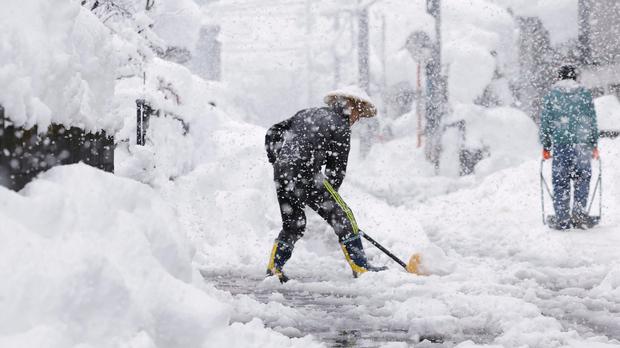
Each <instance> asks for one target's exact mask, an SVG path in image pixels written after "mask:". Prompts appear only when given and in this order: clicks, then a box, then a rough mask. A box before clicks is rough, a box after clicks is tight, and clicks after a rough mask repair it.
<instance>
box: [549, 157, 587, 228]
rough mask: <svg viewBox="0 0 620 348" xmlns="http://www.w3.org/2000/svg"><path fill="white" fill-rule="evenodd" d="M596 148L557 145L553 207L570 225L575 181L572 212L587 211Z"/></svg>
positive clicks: (564, 224) (562, 223) (560, 220)
mask: <svg viewBox="0 0 620 348" xmlns="http://www.w3.org/2000/svg"><path fill="white" fill-rule="evenodd" d="M591 153H592V149H591V148H590V147H588V146H586V145H556V146H554V147H553V165H552V183H553V207H554V209H555V215H556V219H557V223H558V225H559V226H561V227H568V226H569V225H570V218H571V212H570V197H571V195H570V191H571V181H572V182H573V210H572V215H576V216H579V215H583V214H586V209H587V208H586V207H587V204H588V194H589V192H590V178H591V177H592V166H591V163H590V158H591Z"/></svg>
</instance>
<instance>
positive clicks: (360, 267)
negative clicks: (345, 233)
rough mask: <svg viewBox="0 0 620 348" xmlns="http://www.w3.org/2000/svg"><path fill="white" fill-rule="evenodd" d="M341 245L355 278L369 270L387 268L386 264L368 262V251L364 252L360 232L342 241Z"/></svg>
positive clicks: (374, 270) (377, 270) (376, 270)
mask: <svg viewBox="0 0 620 348" xmlns="http://www.w3.org/2000/svg"><path fill="white" fill-rule="evenodd" d="M340 246H341V247H342V251H343V252H344V257H345V259H346V260H347V262H348V263H349V266H351V270H352V271H353V277H354V278H357V277H359V276H360V274H362V273H365V272H368V271H370V272H379V271H384V270H386V269H387V267H385V266H382V267H375V266H372V265H370V264H369V263H368V259H367V258H366V253H365V252H364V246H363V245H362V239H361V237H360V235H359V234H356V235H354V236H352V237H350V238H347V239H345V240H343V241H341V242H340Z"/></svg>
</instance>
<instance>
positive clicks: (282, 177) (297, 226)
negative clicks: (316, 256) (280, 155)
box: [275, 172, 358, 249]
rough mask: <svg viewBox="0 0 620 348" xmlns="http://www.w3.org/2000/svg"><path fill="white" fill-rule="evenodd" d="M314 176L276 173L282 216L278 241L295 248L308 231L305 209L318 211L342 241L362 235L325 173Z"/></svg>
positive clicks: (351, 214)
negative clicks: (303, 177) (359, 233)
mask: <svg viewBox="0 0 620 348" xmlns="http://www.w3.org/2000/svg"><path fill="white" fill-rule="evenodd" d="M306 177H308V176H306ZM310 177H311V179H310V178H307V179H302V178H300V177H299V175H297V174H295V173H294V172H280V174H279V175H278V174H276V178H275V182H276V192H277V195H278V202H279V204H280V214H281V215H282V230H281V231H280V234H279V235H278V240H279V241H280V242H284V243H286V244H287V245H288V247H289V248H291V249H292V248H293V246H294V244H295V242H297V241H298V240H299V239H300V238H301V237H302V236H303V234H304V231H305V228H306V214H305V213H304V207H305V206H308V207H310V208H312V210H314V211H316V212H317V213H318V214H319V215H320V216H321V217H322V218H323V219H324V220H325V221H326V222H327V223H328V224H329V225H330V226H331V227H332V228H333V229H334V232H335V233H336V235H338V239H339V240H340V242H343V241H344V240H347V239H348V238H351V237H352V236H355V235H356V234H357V233H358V227H357V222H356V221H355V217H354V216H353V213H352V212H351V210H350V209H349V207H348V206H347V205H346V203H344V201H343V200H342V198H341V197H340V195H339V194H338V192H336V190H335V189H334V188H333V187H332V186H331V185H330V184H329V182H328V181H327V180H326V179H325V178H324V177H323V176H322V174H317V175H313V176H310Z"/></svg>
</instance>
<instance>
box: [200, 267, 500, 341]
mask: <svg viewBox="0 0 620 348" xmlns="http://www.w3.org/2000/svg"><path fill="white" fill-rule="evenodd" d="M201 273H202V275H203V277H204V278H205V279H206V280H207V281H208V282H209V283H211V284H213V285H214V286H215V287H216V288H217V289H219V290H223V291H226V292H229V293H230V294H231V295H232V296H233V297H238V296H243V295H246V296H249V297H250V298H252V299H254V300H256V301H258V302H260V303H263V304H267V303H270V302H274V301H276V302H278V303H280V304H282V305H283V306H285V307H288V308H290V309H292V310H294V311H295V312H297V314H298V316H297V317H298V318H301V319H300V320H297V324H300V325H298V326H295V327H294V328H291V327H287V328H283V327H281V326H280V324H279V323H278V322H277V321H276V320H274V319H273V317H272V316H270V315H266V316H261V313H253V314H252V315H255V316H256V317H258V318H260V319H261V320H262V321H263V322H264V323H265V325H266V326H267V327H270V328H272V329H274V330H276V331H278V332H280V333H282V334H284V335H287V336H289V337H300V336H305V335H312V336H314V337H315V338H316V339H317V340H318V341H320V342H323V343H324V344H326V345H327V346H328V347H364V348H370V347H381V346H383V345H385V344H387V343H390V342H401V343H405V344H406V345H407V346H413V345H414V344H415V346H416V347H432V348H437V347H454V346H455V345H456V344H457V343H458V342H462V341H464V340H466V339H471V340H473V341H475V342H477V343H488V342H489V341H491V339H492V338H491V337H488V336H486V335H485V333H484V332H481V333H470V334H469V335H466V336H468V337H465V336H463V337H458V338H450V337H442V336H439V335H437V336H434V335H417V334H415V333H411V332H410V330H409V328H408V327H406V326H397V325H396V326H395V325H394V321H393V320H386V319H388V318H389V316H390V315H391V313H389V312H386V311H385V309H382V308H380V307H381V304H380V303H377V304H376V305H375V306H373V303H374V302H375V301H369V300H368V299H366V300H363V299H361V298H359V295H358V294H353V293H341V292H333V291H330V290H324V289H323V290H321V289H320V288H321V282H320V281H319V282H317V281H316V280H311V279H303V278H302V279H297V280H298V282H297V285H296V286H295V287H288V286H287V287H279V286H276V287H263V286H260V284H261V283H262V282H263V278H258V277H248V276H247V275H239V274H237V275H235V274H216V273H208V272H205V271H201ZM331 282H332V283H333V280H332V281H331ZM332 285H333V284H332ZM234 319H235V318H233V320H234ZM237 321H241V322H244V320H237ZM245 321H247V320H245Z"/></svg>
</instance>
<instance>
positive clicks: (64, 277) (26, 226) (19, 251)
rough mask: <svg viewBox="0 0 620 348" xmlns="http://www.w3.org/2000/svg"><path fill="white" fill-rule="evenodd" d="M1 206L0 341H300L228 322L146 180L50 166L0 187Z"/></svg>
mask: <svg viewBox="0 0 620 348" xmlns="http://www.w3.org/2000/svg"><path fill="white" fill-rule="evenodd" d="M0 206H2V209H1V213H0V215H1V216H0V217H1V218H0V240H1V243H0V257H1V262H0V265H1V266H0V276H1V277H2V279H3V282H1V283H0V327H1V328H2V329H1V330H0V346H12V347H32V346H46V347H67V346H75V345H88V346H95V347H101V346H127V347H200V346H209V345H210V344H211V342H213V341H212V340H216V341H217V342H222V343H226V342H230V343H234V342H236V344H235V345H233V346H238V347H245V346H253V347H259V346H262V345H261V344H265V343H269V344H268V345H271V346H273V345H277V346H282V347H284V346H294V345H295V344H299V345H302V344H303V343H305V344H311V341H310V339H303V340H299V341H290V340H289V339H287V338H285V337H283V336H281V335H279V334H277V333H275V332H273V331H271V330H265V329H264V327H263V326H262V324H261V323H252V324H251V325H247V326H246V325H241V324H236V325H235V326H233V327H230V328H229V327H228V326H227V324H228V321H229V317H230V314H231V313H230V308H229V307H227V306H226V305H224V304H222V303H221V302H220V301H218V300H215V299H214V298H212V297H211V296H210V295H207V293H206V292H204V291H203V290H201V289H200V287H202V286H201V285H200V284H201V283H202V278H201V276H200V275H198V274H197V273H195V272H194V271H193V270H192V267H191V260H192V257H193V248H192V246H191V244H190V243H189V242H188V240H187V239H186V237H185V234H184V232H185V230H184V228H183V226H182V225H180V224H179V222H178V216H177V214H176V213H175V211H174V209H173V208H172V206H170V205H169V204H168V203H166V202H165V201H164V199H162V198H161V197H160V196H159V195H158V194H157V193H156V192H155V191H153V190H152V189H151V188H149V187H148V186H145V185H142V184H139V183H136V182H134V181H131V180H128V179H122V178H118V177H115V176H113V175H111V174H107V173H103V172H101V171H98V170H95V169H93V168H90V167H87V166H84V165H73V166H66V167H58V168H54V169H52V170H50V171H49V172H47V173H46V174H44V175H43V177H42V178H41V179H39V180H37V181H35V182H33V183H31V184H30V185H29V186H27V187H26V189H25V190H24V191H22V194H17V193H14V192H11V191H8V190H5V189H1V188H0ZM231 334H235V335H237V336H238V337H236V338H235V341H234V342H232V341H229V340H228V338H229V337H230V335H231ZM257 337H258V338H260V340H259V341H257V342H254V340H255V339H256V338H257ZM259 343H260V344H259ZM225 345H227V346H228V344H225Z"/></svg>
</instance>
